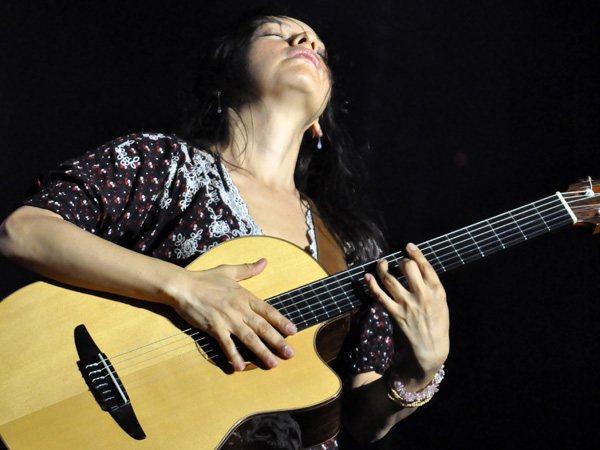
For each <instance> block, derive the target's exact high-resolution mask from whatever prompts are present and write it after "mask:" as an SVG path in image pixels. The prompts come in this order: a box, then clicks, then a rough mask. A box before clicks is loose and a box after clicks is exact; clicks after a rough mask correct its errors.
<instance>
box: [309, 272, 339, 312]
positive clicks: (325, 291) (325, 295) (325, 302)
mask: <svg viewBox="0 0 600 450" xmlns="http://www.w3.org/2000/svg"><path fill="white" fill-rule="evenodd" d="M329 284H330V283H327V281H326V280H319V281H317V282H315V283H313V284H311V285H310V286H312V288H313V291H314V292H315V294H316V295H317V297H316V298H317V300H318V301H319V304H320V305H321V307H322V308H323V310H324V311H325V320H328V319H331V318H332V317H337V316H339V315H340V313H341V312H342V310H341V308H340V306H339V304H338V300H337V298H338V296H339V294H335V293H334V292H333V290H332V289H330V287H329Z"/></svg>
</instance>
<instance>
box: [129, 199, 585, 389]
mask: <svg viewBox="0 0 600 450" xmlns="http://www.w3.org/2000/svg"><path fill="white" fill-rule="evenodd" d="M582 200H585V199H582ZM538 203H539V202H538ZM528 206H534V207H535V205H534V204H532V205H528ZM538 206H540V205H538ZM520 209H522V208H520ZM543 212H545V211H543ZM534 215H535V214H534ZM541 218H542V217H541ZM546 218H547V219H549V218H548V217H547V216H546ZM549 220H550V221H551V220H552V219H549ZM542 221H544V219H543V218H542ZM546 225H547V224H546ZM466 230H467V231H468V228H467V229H466ZM461 250H462V251H464V249H461ZM338 284H339V280H338ZM339 286H340V288H342V286H341V284H339ZM324 287H325V291H326V292H330V291H327V286H324ZM318 288H319V287H318ZM336 289H337V288H336ZM312 290H313V292H315V293H316V291H315V290H314V288H313V289H312ZM318 296H319V295H318V294H317V297H318ZM309 298H310V297H309ZM336 306H337V308H338V310H340V308H339V305H337V303H336ZM324 311H325V315H326V317H328V316H329V313H328V312H327V310H326V309H325V307H324ZM316 317H317V319H318V316H316ZM202 339H204V338H201V339H200V340H202ZM195 350H196V349H195V348H194V351H195ZM152 351H154V350H152ZM167 353H168V352H167ZM186 353H189V351H188V352H186ZM179 356H181V354H180V355H178V357H179ZM193 358H197V356H195V357H192V358H189V359H188V360H190V359H193ZM150 359H151V358H150ZM209 359H211V358H209ZM188 360H185V361H188ZM185 361H184V362H185ZM159 363H160V362H159ZM159 363H156V364H159ZM181 363H182V362H178V363H176V364H174V365H178V364H181ZM174 365H172V366H174ZM172 366H169V367H172ZM167 368H168V367H167ZM167 368H163V369H161V371H162V370H166V369H167ZM121 370H123V369H121ZM150 375H151V374H148V375H145V376H144V377H147V376H150ZM144 377H142V378H144ZM134 381H135V380H134Z"/></svg>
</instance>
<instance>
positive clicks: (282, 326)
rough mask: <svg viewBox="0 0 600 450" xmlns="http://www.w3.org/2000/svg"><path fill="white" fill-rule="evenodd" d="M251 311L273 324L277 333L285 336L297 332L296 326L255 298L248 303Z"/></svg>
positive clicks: (274, 309)
mask: <svg viewBox="0 0 600 450" xmlns="http://www.w3.org/2000/svg"><path fill="white" fill-rule="evenodd" d="M250 307H251V308H252V310H253V311H254V312H255V313H257V314H259V315H260V316H262V317H264V318H265V319H266V320H267V321H268V322H269V323H271V324H273V325H274V326H275V327H277V329H278V330H279V331H281V332H282V333H283V334H285V335H287V336H291V335H293V334H296V332H297V331H298V330H297V329H296V326H295V325H294V324H293V323H292V322H291V321H290V320H289V319H288V318H286V317H285V316H284V315H283V314H281V313H280V312H279V311H278V310H277V309H276V308H274V307H273V306H271V305H269V304H268V303H267V302H264V301H262V300H260V299H259V298H256V297H255V301H253V302H250Z"/></svg>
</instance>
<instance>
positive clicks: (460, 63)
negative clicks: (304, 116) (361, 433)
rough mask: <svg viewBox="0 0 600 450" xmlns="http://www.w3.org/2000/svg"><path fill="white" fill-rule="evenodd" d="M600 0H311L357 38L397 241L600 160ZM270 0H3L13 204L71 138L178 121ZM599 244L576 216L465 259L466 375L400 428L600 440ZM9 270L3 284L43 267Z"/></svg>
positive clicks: (556, 186)
mask: <svg viewBox="0 0 600 450" xmlns="http://www.w3.org/2000/svg"><path fill="white" fill-rule="evenodd" d="M594 4H595V2H589V1H588V2H584V1H577V0H575V1H573V0H571V1H531V0H529V1H523V0H520V1H516V0H504V1H496V0H494V1H486V2H476V1H452V2H449V1H442V0H438V1H428V0H425V1H423V0H422V1H419V2H410V1H389V0H388V1H373V2H371V3H367V2H355V1H344V2H342V1H339V2H333V1H329V2H328V1H304V2H302V3H301V4H300V5H294V8H297V9H299V10H300V11H302V12H304V13H307V14H310V15H311V16H312V17H314V18H315V19H316V22H315V21H312V22H311V24H315V23H317V24H318V23H319V22H320V23H321V24H322V26H321V27H319V26H318V25H315V28H317V31H322V32H323V33H322V34H323V35H324V36H325V38H326V39H327V42H329V43H330V47H331V46H333V47H335V48H337V49H338V51H339V53H340V54H341V57H342V62H343V70H342V72H343V74H341V75H342V77H343V81H342V82H340V83H339V85H338V86H337V87H338V88H340V89H343V90H344V91H345V92H346V98H347V100H348V102H349V109H350V111H351V113H352V122H351V124H350V125H351V126H352V130H353V134H354V138H355V141H356V143H357V144H358V145H359V146H360V147H362V148H364V149H365V150H366V152H365V155H366V158H367V165H368V168H369V173H370V175H371V177H370V184H369V191H370V193H371V195H372V197H373V201H374V202H375V204H376V205H377V207H378V209H380V210H381V211H382V214H383V216H384V217H385V220H386V222H387V225H388V231H389V237H390V243H391V247H392V248H393V249H399V248H400V247H401V246H403V245H404V244H405V243H406V242H407V241H409V240H410V241H414V242H417V243H418V242H422V241H424V240H427V239H431V238H433V237H436V236H438V235H441V234H444V233H447V232H449V231H452V230H453V229H455V228H459V227H462V226H465V225H469V224H471V223H474V222H476V221H479V220H481V219H485V218H487V217H490V216H493V215H495V214H498V213H501V212H504V211H506V210H508V209H513V208H515V207H518V206H520V205H522V204H525V203H529V202H531V201H534V200H538V199H539V198H542V197H545V196H547V195H551V194H552V193H553V192H555V191H557V190H564V189H566V188H567V187H568V185H569V184H571V183H574V182H576V181H578V180H579V179H581V178H584V177H587V176H588V175H591V176H596V177H599V176H600V156H599V154H598V148H599V137H600V136H599V127H598V125H599V117H600V115H599V112H600V111H599V95H598V87H597V80H598V79H600V78H599V75H600V74H599V72H600V71H599V61H600V52H599V40H598V38H599V34H600V32H599V25H600V22H599V14H598V13H597V11H596V8H595V7H594V6H593V5H594ZM252 5H253V4H252V2H242V1H224V2H206V1H201V0H196V1H181V2H175V1H173V2H158V1H150V2H149V1H145V2H124V1H121V2H113V1H102V2H78V1H46V2H20V3H17V2H16V1H13V2H10V1H7V2H2V4H1V6H0V17H1V19H0V102H1V109H0V114H1V122H0V123H1V125H0V133H1V134H0V145H1V148H0V167H1V171H2V172H1V174H2V177H1V178H0V183H1V186H0V216H2V217H5V216H6V215H8V214H9V213H10V211H12V210H13V209H14V208H15V206H16V203H17V202H18V201H19V200H20V199H21V198H22V197H23V195H24V192H25V191H26V189H27V187H28V186H29V185H30V184H31V183H32V182H33V181H35V180H36V178H37V177H38V176H39V175H40V174H42V173H43V172H45V171H47V170H49V169H51V168H53V167H54V166H56V165H57V164H58V163H59V162H61V161H63V160H65V159H67V158H69V157H72V156H75V155H78V154H81V153H83V152H85V151H87V150H89V149H92V148H94V147H96V146H98V145H100V144H102V143H104V142H106V141H108V140H110V139H112V138H114V137H117V136H119V135H122V134H125V133H129V132H135V131H163V132H169V131H175V130H176V129H177V125H178V118H179V116H180V111H181V108H182V106H183V104H184V99H185V95H186V93H187V92H188V90H189V88H190V80H191V74H192V72H193V70H194V68H195V54H196V49H197V48H198V47H199V46H201V45H202V43H203V41H204V40H205V39H206V36H209V35H212V34H213V33H214V32H215V31H218V30H219V28H220V27H221V25H222V24H223V23H224V22H227V20H228V17H229V16H230V15H231V14H237V11H240V10H243V9H246V8H248V7H249V6H252ZM338 75H340V74H338ZM599 250H600V237H594V236H592V235H591V233H588V232H584V231H582V230H579V229H574V228H571V229H567V230H564V231H559V232H556V233H553V234H551V235H548V236H544V237H542V238H539V239H538V240H536V241H534V242H528V243H527V244H525V245H522V246H520V247H518V248H514V249H511V250H508V251H506V252H503V253H502V254H500V255H495V256H492V257H490V258H488V259H485V260H483V261H481V262H478V263H474V264H472V265H471V266H469V267H465V268H463V269H461V270H459V271H457V272H454V273H451V274H447V275H445V276H444V278H443V281H444V283H445V286H446V289H447V292H448V297H449V304H450V308H451V320H452V324H451V340H452V349H451V354H450V358H449V360H448V362H447V378H446V380H445V381H444V383H443V385H442V386H441V390H440V393H439V394H438V395H437V396H436V397H435V399H434V400H433V401H432V403H431V404H430V405H427V406H425V407H423V408H422V410H421V411H419V412H418V413H417V414H415V415H413V416H412V417H411V418H410V419H409V420H408V421H406V422H405V423H404V424H402V425H400V426H399V427H397V430H394V432H393V433H392V434H391V435H390V437H389V438H388V439H387V442H386V445H385V446H384V447H385V448H392V447H393V448H434V447H446V448H480V447H482V446H484V445H485V446H487V447H492V448H494V447H500V448H510V447H513V446H517V447H519V448H521V447H526V448H541V447H557V446H564V447H566V448H582V447H586V446H588V447H590V448H597V447H596V446H597V445H598V441H599V439H598V432H597V429H598V420H599V419H600V413H598V410H597V403H598V400H599V397H600V395H599V393H600V388H599V387H598V381H599V378H600V376H599V372H598V366H599V364H598V361H599V359H600V357H599V356H598V350H599V349H600V344H599V339H598V335H597V330H598V328H599V327H598V324H597V321H598V316H599V314H600V305H599V302H598V300H599V299H600V277H598V267H599V263H600V252H599ZM0 269H1V270H2V285H1V287H0V294H1V297H4V296H6V295H8V294H9V293H10V292H12V291H14V290H15V289H17V288H18V287H20V286H22V285H24V284H26V283H29V282H31V281H33V280H34V279H35V277H34V276H33V275H29V274H27V273H26V272H24V271H22V270H20V269H18V268H15V267H13V266H11V265H9V264H8V263H6V262H5V261H1V262H0ZM0 332H1V330H0ZM399 442H401V443H402V445H399V444H398V443H399Z"/></svg>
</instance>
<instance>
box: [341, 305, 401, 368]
mask: <svg viewBox="0 0 600 450" xmlns="http://www.w3.org/2000/svg"><path fill="white" fill-rule="evenodd" d="M394 341H395V339H394V327H393V325H392V320H391V318H390V316H389V314H388V313H387V311H386V310H385V309H384V308H383V306H382V305H381V304H378V303H373V304H372V305H370V306H368V307H366V308H365V309H364V310H361V311H359V312H358V313H357V314H356V316H355V317H354V320H353V324H352V327H351V331H350V335H349V336H348V339H347V341H346V343H345V351H344V352H343V353H342V355H341V358H342V361H340V363H341V366H342V368H343V370H344V372H345V373H346V374H348V375H356V374H359V373H364V372H371V371H375V372H377V373H378V374H380V375H383V373H384V372H385V371H386V370H387V368H388V367H389V366H390V364H391V361H392V358H393V357H394Z"/></svg>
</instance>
